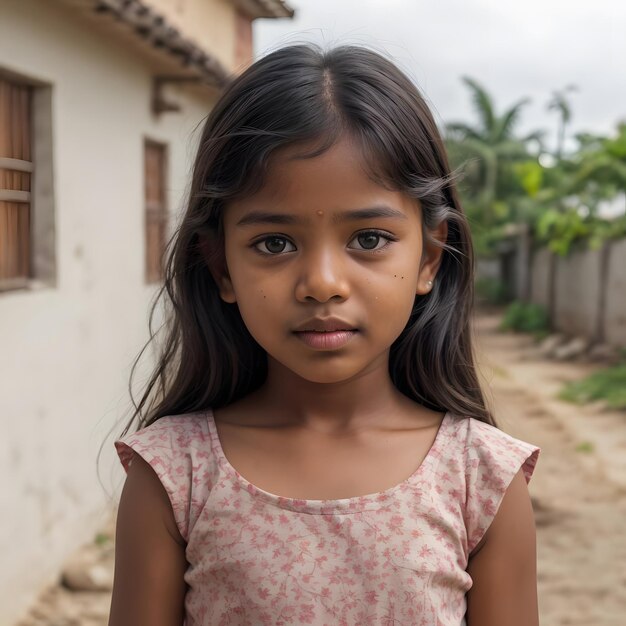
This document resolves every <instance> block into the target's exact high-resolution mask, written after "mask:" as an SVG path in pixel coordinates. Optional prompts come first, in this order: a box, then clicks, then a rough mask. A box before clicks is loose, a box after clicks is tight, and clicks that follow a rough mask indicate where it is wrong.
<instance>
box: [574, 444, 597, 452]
mask: <svg viewBox="0 0 626 626" xmlns="http://www.w3.org/2000/svg"><path fill="white" fill-rule="evenodd" d="M593 450H594V447H593V444H592V443H591V441H581V442H580V443H579V444H578V445H577V446H576V452H584V453H585V454H589V453H591V452H593Z"/></svg>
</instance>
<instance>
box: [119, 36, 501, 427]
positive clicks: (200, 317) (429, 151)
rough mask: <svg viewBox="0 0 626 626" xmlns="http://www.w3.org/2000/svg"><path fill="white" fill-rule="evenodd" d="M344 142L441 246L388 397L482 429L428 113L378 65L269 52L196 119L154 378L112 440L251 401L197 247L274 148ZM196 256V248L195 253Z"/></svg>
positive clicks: (232, 332) (250, 347)
mask: <svg viewBox="0 0 626 626" xmlns="http://www.w3.org/2000/svg"><path fill="white" fill-rule="evenodd" d="M344 136H349V137H350V138H352V139H354V140H356V141H357V142H358V145H359V146H360V148H361V149H362V152H363V157H364V160H365V162H366V167H367V170H368V174H369V175H370V176H371V177H372V179H373V180H374V181H375V182H377V183H379V184H381V185H383V186H385V187H387V188H388V189H393V190H397V191H402V192H404V193H406V194H408V195H409V196H411V197H413V198H416V199H417V200H419V203H420V205H421V211H422V222H423V235H424V237H426V238H427V239H428V240H429V241H431V242H434V243H435V244H437V242H436V240H434V239H433V238H432V237H431V236H430V235H429V230H432V229H434V228H435V227H436V226H437V225H438V224H440V223H441V222H442V221H443V220H447V222H448V236H447V241H446V242H445V243H442V244H439V245H441V247H443V249H444V250H443V253H442V261H441V265H440V267H439V271H438V273H437V277H436V280H435V282H434V286H433V288H432V290H431V291H430V292H429V293H428V294H427V295H424V296H417V297H416V298H415V304H414V306H413V311H412V313H411V316H410V319H409V321H408V323H407V325H406V328H405V329H404V331H403V332H402V334H401V335H400V336H399V337H398V339H397V340H396V341H395V342H394V344H393V345H392V346H391V351H390V360H389V372H390V376H391V378H392V380H393V383H394V384H395V385H396V387H397V388H398V389H399V390H400V391H401V392H403V393H404V394H405V395H407V396H408V397H410V398H412V399H414V400H415V401H416V402H418V403H420V404H422V405H424V406H426V407H428V408H431V409H433V410H438V411H443V410H448V411H451V412H453V413H456V414H459V415H462V416H471V417H474V418H477V419H479V420H481V421H484V422H487V423H490V424H494V425H495V421H494V418H493V416H492V414H491V412H490V411H489V409H488V408H487V406H486V403H485V399H484V397H483V392H482V390H481V387H480V385H479V381H478V377H477V373H476V369H475V365H474V354H473V348H472V338H471V333H472V330H471V325H470V322H471V313H472V307H473V298H474V293H473V273H474V254H473V249H472V240H471V235H470V229H469V226H468V223H467V220H466V217H465V215H464V214H463V211H462V209H461V205H460V203H459V200H458V197H457V192H456V189H455V187H454V177H453V176H452V174H451V172H450V167H449V165H448V160H447V156H446V153H445V149H444V146H443V142H442V140H441V136H440V134H439V131H438V129H437V125H436V124H435V121H434V120H433V117H432V115H431V113H430V111H429V110H428V107H427V105H426V103H425V101H424V99H423V98H422V96H421V95H420V93H419V91H418V90H417V88H416V87H415V85H414V84H413V83H412V81H411V80H410V79H409V78H408V77H407V76H406V75H405V74H404V73H403V72H402V71H401V70H400V69H398V68H397V67H396V65H395V64H394V63H393V62H392V61H390V60H388V59H387V58H385V57H384V56H383V55H381V54H380V53H378V52H375V51H373V50H370V49H367V48H365V47H362V46H353V45H343V46H338V47H335V48H333V49H330V50H327V51H324V50H322V49H321V48H320V47H319V46H317V45H315V44H310V43H306V44H297V45H290V46H286V47H283V48H280V49H278V50H276V51H274V52H272V53H270V54H268V55H267V56H265V57H263V58H261V59H259V60H258V61H256V62H255V63H254V64H253V65H251V66H250V67H249V68H248V69H247V70H245V71H244V72H243V73H242V74H241V75H239V76H238V77H236V78H235V79H234V80H233V81H232V82H231V83H230V84H229V85H228V86H227V87H226V89H225V91H224V92H223V94H222V96H221V97H220V99H219V101H218V102H217V103H216V105H215V107H214V108H213V109H212V111H211V113H210V114H209V115H208V117H207V119H206V122H205V124H204V128H203V131H202V136H201V138H200V143H199V147H198V152H197V157H196V160H195V165H194V168H193V177H192V182H191V188H190V192H189V201H188V206H187V209H186V212H185V214H184V216H183V218H182V221H181V223H180V225H179V227H178V229H177V231H176V233H175V235H174V236H173V238H172V239H171V240H170V243H169V245H168V248H167V254H166V262H165V278H164V284H163V286H162V288H161V289H160V291H159V292H158V294H157V298H156V300H155V302H154V304H153V306H152V310H151V313H150V339H149V341H148V343H147V344H146V346H145V347H144V349H143V350H142V352H141V353H140V354H139V356H138V357H137V359H136V361H135V363H134V366H133V370H132V372H131V398H132V379H133V373H134V371H135V368H136V366H137V363H138V361H139V359H140V358H141V356H142V354H143V352H144V351H145V349H146V348H147V347H148V345H149V344H150V342H152V341H153V340H155V338H156V337H155V334H154V333H153V331H152V321H153V316H154V312H155V307H156V306H157V304H158V302H159V300H160V299H161V297H162V296H166V302H165V303H166V307H165V308H166V319H165V322H164V323H163V326H162V327H161V329H160V330H161V331H164V333H165V341H164V342H163V344H162V346H161V348H160V352H159V355H158V359H157V365H156V367H155V369H154V371H153V372H152V375H151V377H150V378H149V380H148V382H147V384H146V387H145V390H144V392H143V395H142V398H141V400H140V402H139V403H135V402H134V400H133V406H134V414H133V416H132V418H131V420H130V422H129V423H128V425H127V426H126V429H125V430H124V433H123V434H126V433H127V432H128V431H129V429H130V427H131V425H132V423H133V421H135V419H137V422H138V428H141V427H143V426H146V425H149V424H151V423H153V422H155V421H156V420H158V419H159V418H161V417H163V416H165V415H178V414H182V413H187V412H196V411H202V410H206V409H207V408H209V407H213V408H219V407H221V406H224V405H227V404H229V403H230V402H232V401H234V400H236V399H238V398H241V397H243V396H245V395H246V394H248V393H250V392H251V391H253V390H255V389H257V388H258V387H259V386H260V385H261V384H262V383H263V382H264V380H265V377H266V374H267V356H266V354H265V352H264V350H263V349H262V348H261V347H260V346H259V345H258V344H257V343H256V341H255V340H254V339H253V338H252V336H251V335H250V333H249V332H248V330H247V328H246V327H245V325H244V323H243V320H242V318H241V316H240V314H239V311H238V308H237V305H236V304H227V303H225V302H224V301H223V300H222V299H221V298H220V296H219V292H218V288H217V285H216V284H215V281H214V280H213V278H212V276H211V273H210V272H209V269H208V266H207V260H206V258H205V256H204V255H203V249H202V247H201V245H202V242H203V241H212V242H213V248H212V250H211V253H213V254H215V255H216V257H217V256H219V255H220V254H221V251H220V246H222V245H223V230H222V213H223V210H224V207H225V206H226V204H227V203H228V201H230V200H234V199H241V198H242V197H245V196H246V195H250V194H253V193H254V192H255V191H258V190H259V189H260V188H261V187H262V185H263V182H264V175H265V172H266V171H267V168H268V164H269V162H270V159H271V157H272V156H273V155H274V156H275V151H276V150H277V149H279V148H282V147H286V146H294V145H298V146H302V147H303V148H304V147H309V148H310V147H311V146H313V149H309V151H308V152H302V153H301V154H299V155H298V158H310V157H313V156H316V155H319V154H321V153H323V152H324V151H325V150H327V149H328V148H330V147H331V146H332V145H333V144H334V143H335V142H336V141H337V140H338V139H339V138H341V137H344ZM204 252H205V254H206V249H204Z"/></svg>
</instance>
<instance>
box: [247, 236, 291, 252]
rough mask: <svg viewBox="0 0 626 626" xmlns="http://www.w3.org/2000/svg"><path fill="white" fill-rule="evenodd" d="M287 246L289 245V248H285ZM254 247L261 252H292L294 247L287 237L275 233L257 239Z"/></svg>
mask: <svg viewBox="0 0 626 626" xmlns="http://www.w3.org/2000/svg"><path fill="white" fill-rule="evenodd" d="M288 246H291V249H286V248H287V247H288ZM254 247H255V248H256V249H257V250H258V251H259V252H260V253H261V254H281V253H282V252H293V251H294V250H295V249H296V248H295V246H294V245H293V244H292V243H291V242H290V241H289V240H288V239H286V238H285V237H279V236H277V235H274V236H272V237H265V239H261V240H260V241H257V242H256V243H255V244H254Z"/></svg>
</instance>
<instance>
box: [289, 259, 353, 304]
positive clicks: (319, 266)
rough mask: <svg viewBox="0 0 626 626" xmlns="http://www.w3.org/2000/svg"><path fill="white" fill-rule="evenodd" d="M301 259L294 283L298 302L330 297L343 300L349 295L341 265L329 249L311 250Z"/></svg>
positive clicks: (322, 299) (325, 300)
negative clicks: (300, 267)
mask: <svg viewBox="0 0 626 626" xmlns="http://www.w3.org/2000/svg"><path fill="white" fill-rule="evenodd" d="M302 261H303V265H302V269H301V272H300V276H299V279H298V282H297V284H296V299H297V300H298V301H299V302H308V301H311V300H316V301H317V302H328V301H329V300H331V299H332V298H335V299H340V300H345V299H346V298H347V297H348V296H349V295H350V286H349V283H348V279H347V276H346V273H345V271H344V270H343V265H342V263H341V261H340V259H338V258H337V256H336V255H333V254H332V252H331V251H329V250H327V249H326V250H319V251H317V252H311V253H309V254H307V255H305V256H303V258H302Z"/></svg>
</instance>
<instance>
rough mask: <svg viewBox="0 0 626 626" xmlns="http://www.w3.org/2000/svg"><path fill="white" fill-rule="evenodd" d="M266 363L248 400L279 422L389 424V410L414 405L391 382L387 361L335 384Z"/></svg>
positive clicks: (332, 429)
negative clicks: (259, 383) (262, 376)
mask: <svg viewBox="0 0 626 626" xmlns="http://www.w3.org/2000/svg"><path fill="white" fill-rule="evenodd" d="M268 365H269V367H268V376H267V380H266V382H265V383H264V385H263V386H262V387H261V388H260V389H259V390H258V391H257V392H256V393H254V394H253V396H254V397H253V398H252V397H251V398H250V400H251V401H253V402H254V404H255V405H256V407H257V408H258V409H259V410H261V411H262V412H263V413H265V412H266V411H267V412H268V413H270V414H271V415H272V421H274V420H275V421H277V422H279V423H281V424H290V425H293V426H301V427H302V428H308V429H312V430H316V431H318V432H323V433H327V434H347V433H353V432H357V431H359V430H364V429H369V428H374V427H378V426H381V425H382V424H386V425H389V424H390V421H391V420H392V419H393V416H394V415H398V413H399V412H406V411H407V410H410V409H411V407H412V410H413V411H414V410H415V407H416V405H415V403H413V402H412V401H411V400H409V399H408V398H407V397H406V396H404V395H403V394H401V393H400V392H399V391H398V390H397V389H396V387H395V386H394V385H393V382H392V381H391V378H390V376H389V370H388V361H387V360H385V361H384V363H377V364H373V367H371V368H370V369H369V370H368V371H365V372H362V373H360V374H359V376H358V377H355V378H352V379H349V380H346V381H341V382H336V383H316V382H311V381H309V380H306V379H303V378H301V377H300V376H298V375H297V374H295V373H294V372H292V371H291V370H289V369H288V368H286V367H284V366H283V365H281V364H280V363H278V362H276V361H274V360H272V359H271V358H270V359H269V364H268Z"/></svg>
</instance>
